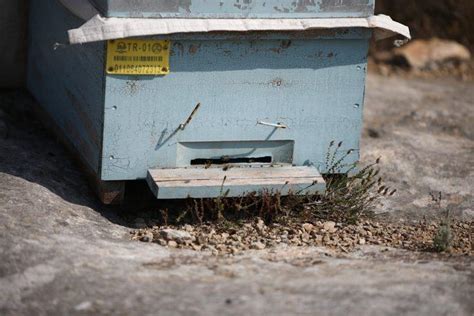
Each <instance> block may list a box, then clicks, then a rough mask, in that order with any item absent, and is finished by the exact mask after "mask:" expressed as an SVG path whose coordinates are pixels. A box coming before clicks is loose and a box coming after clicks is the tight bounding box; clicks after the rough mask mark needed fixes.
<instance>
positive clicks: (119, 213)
mask: <svg viewBox="0 0 474 316" xmlns="http://www.w3.org/2000/svg"><path fill="white" fill-rule="evenodd" d="M473 88H474V87H473V84H472V82H460V81H456V80H451V79H423V80H421V79H400V78H398V77H390V78H386V77H381V76H378V75H370V76H369V78H368V87H367V102H366V109H365V123H366V126H365V129H364V135H363V140H362V153H363V161H365V162H370V161H373V160H375V159H376V158H377V157H379V156H380V157H382V161H381V169H382V171H383V173H384V175H385V179H386V181H387V182H388V183H389V184H390V186H392V187H394V188H397V189H398V193H397V194H396V195H395V196H393V197H391V198H386V199H383V200H382V201H381V203H380V205H378V206H377V209H376V210H377V213H378V214H379V215H378V216H377V217H376V219H375V220H372V221H369V222H365V221H364V222H362V223H360V224H359V225H353V226H341V225H340V224H339V223H331V222H329V221H327V222H312V223H295V224H294V225H290V226H289V227H281V226H278V225H276V226H275V225H270V224H269V225H266V224H265V223H262V222H260V221H258V219H255V220H254V221H252V222H249V223H247V226H245V225H243V226H241V228H240V229H235V228H234V231H233V230H232V227H229V230H228V231H227V232H226V231H215V232H214V233H213V232H212V230H213V229H214V227H212V226H203V227H195V226H183V227H178V228H180V230H179V232H176V231H174V230H166V227H155V228H149V227H152V226H153V225H154V224H156V223H152V222H149V220H148V218H147V217H146V215H145V214H146V213H147V212H146V210H145V209H140V210H139V211H138V212H137V213H130V212H132V211H133V210H130V209H126V210H120V209H117V208H112V207H104V206H102V205H99V204H98V202H97V201H96V200H95V198H94V196H93V195H92V194H91V192H90V190H89V189H88V187H87V185H86V182H85V180H84V178H83V176H82V174H81V172H80V170H79V169H78V168H77V167H76V166H75V165H74V163H73V162H72V160H71V157H70V156H69V155H68V154H67V153H66V152H65V151H64V150H63V148H62V147H61V146H60V145H58V144H57V143H56V142H55V141H54V139H53V138H52V137H51V136H50V135H48V134H47V133H46V132H45V130H44V129H43V128H42V127H41V126H40V125H39V124H38V123H36V122H35V121H34V118H33V117H32V115H31V111H30V110H29V108H30V107H31V106H32V104H33V103H32V102H33V101H32V100H31V99H30V98H29V97H28V95H27V94H25V93H23V92H11V91H10V92H2V93H1V94H0V256H1V258H2V260H0V314H2V315H30V314H35V315H46V314H47V315H55V314H61V315H63V314H73V315H74V314H77V315H96V314H99V315H100V314H118V315H122V314H123V315H152V314H153V315H155V314H160V315H214V314H219V315H220V314H226V315H227V314H229V315H241V314H248V315H261V314H275V315H289V314H302V315H305V314H308V315H314V314H322V315H343V314H351V315H380V314H388V315H400V314H408V315H472V314H473V313H474V300H473V299H472V298H473V296H474V260H473V256H472V251H473V250H472V244H473V243H472V238H473V224H472V223H473V219H474V200H473V197H474V124H472V122H473V119H474V111H473V100H474V89H473ZM13 109H15V110H13ZM432 191H436V192H442V196H443V199H442V200H441V206H440V207H438V206H437V205H436V204H434V203H433V201H432V199H431V197H430V194H429V193H430V192H432ZM446 209H450V210H451V214H452V216H453V234H454V237H455V238H454V247H453V252H452V253H451V254H449V253H444V254H435V253H433V252H430V251H428V250H430V247H431V246H432V237H433V235H434V233H435V231H436V230H437V226H436V225H438V224H439V221H440V218H442V217H441V216H442V214H443V213H444V212H445V210H446ZM124 211H127V212H128V213H127V214H128V215H127V216H124ZM175 228H176V227H171V228H169V227H168V229H175ZM284 231H286V233H285V232H284ZM211 233H212V236H211V237H209V235H210V234H211ZM176 234H178V235H176ZM226 234H228V235H226ZM234 235H235V236H234ZM239 236H240V239H241V240H244V242H243V243H242V242H241V244H243V245H244V246H242V247H240V246H238V244H235V243H234V244H233V243H232V242H238V239H239ZM248 236H250V237H248ZM285 236H286V237H285ZM206 237H207V238H208V240H207V241H206V240H203V239H202V238H206ZM336 237H337V238H338V240H336ZM246 238H248V241H246V240H247V239H246ZM285 238H286V241H287V242H285ZM140 239H141V240H142V242H140V241H138V240H140ZM199 239H201V240H199ZM278 239H279V240H278ZM153 240H154V241H155V242H153V243H152V242H143V241H153ZM226 240H230V241H231V242H230V243H229V247H228V246H227V245H226ZM344 240H345V241H344ZM170 241H172V242H171V243H170ZM189 241H191V242H189ZM197 241H198V242H197ZM210 241H212V242H210ZM282 241H283V242H282ZM173 242H174V243H173ZM343 242H346V244H343ZM212 243H214V244H215V245H213V244H212ZM165 244H166V245H165ZM201 244H203V245H201ZM222 244H224V245H226V246H225V250H224V248H222V249H218V247H220V246H219V245H222ZM163 245H164V246H163ZM204 245H205V247H204ZM175 247H176V248H175ZM232 247H234V248H236V249H235V251H234V250H233V249H232ZM178 248H183V249H178ZM247 248H248V249H247ZM196 250H199V251H196ZM216 251H217V253H216ZM219 251H220V255H219ZM216 254H217V255H216Z"/></svg>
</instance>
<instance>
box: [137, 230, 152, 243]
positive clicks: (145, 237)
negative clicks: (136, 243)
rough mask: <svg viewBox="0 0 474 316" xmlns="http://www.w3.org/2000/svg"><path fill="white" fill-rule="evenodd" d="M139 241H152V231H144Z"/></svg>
mask: <svg viewBox="0 0 474 316" xmlns="http://www.w3.org/2000/svg"><path fill="white" fill-rule="evenodd" d="M140 241H143V242H152V241H153V233H152V232H149V231H148V232H145V233H144V234H143V236H141V237H140Z"/></svg>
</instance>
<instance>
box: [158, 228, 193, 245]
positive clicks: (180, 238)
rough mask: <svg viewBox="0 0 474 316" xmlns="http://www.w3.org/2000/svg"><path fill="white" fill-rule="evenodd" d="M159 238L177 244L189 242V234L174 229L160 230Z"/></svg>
mask: <svg viewBox="0 0 474 316" xmlns="http://www.w3.org/2000/svg"><path fill="white" fill-rule="evenodd" d="M160 236H162V237H163V238H164V239H166V240H168V241H170V240H173V241H176V242H177V243H184V242H185V240H191V234H190V233H188V232H186V231H182V230H176V229H162V230H161V231H160Z"/></svg>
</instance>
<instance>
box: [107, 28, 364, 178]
mask: <svg viewBox="0 0 474 316" xmlns="http://www.w3.org/2000/svg"><path fill="white" fill-rule="evenodd" d="M369 35H370V32H368V31H361V30H350V31H347V30H346V31H343V30H342V31H341V33H338V34H336V33H334V34H332V37H331V38H328V37H326V38H314V37H312V38H293V39H275V38H272V37H270V38H260V39H255V38H254V39H243V38H239V39H235V38H232V39H222V38H221V37H220V36H218V35H216V38H217V39H216V38H214V37H213V36H211V35H209V37H208V38H207V40H200V39H183V40H179V39H175V40H173V39H172V51H171V57H170V67H171V73H170V74H169V75H166V76H143V77H135V76H108V77H107V86H106V94H107V97H106V108H105V123H104V124H105V127H104V135H105V137H104V148H103V150H104V152H103V156H104V157H105V158H106V159H104V160H103V168H102V179H103V180H122V179H136V178H144V177H145V176H146V172H147V170H148V169H153V168H181V167H187V166H190V165H191V163H192V161H191V160H192V159H195V158H204V159H205V158H218V157H219V156H226V155H228V156H232V157H253V156H255V155H257V156H259V157H260V156H272V157H273V159H279V158H278V156H281V157H285V159H284V161H283V160H282V161H278V162H286V163H287V162H289V160H288V159H291V161H290V162H291V163H293V164H294V165H297V166H302V165H312V166H316V167H318V168H319V170H321V172H325V171H326V170H325V168H326V166H325V158H326V154H327V149H328V145H329V143H330V142H331V141H336V142H339V141H343V146H342V148H340V151H339V153H340V154H345V153H346V152H347V151H349V150H351V152H350V154H348V157H347V158H346V162H347V163H352V162H355V161H357V160H358V158H359V138H360V131H361V126H362V111H363V102H364V86H365V76H366V63H367V50H368V36H369ZM197 104H200V107H199V110H198V111H197V112H196V113H195V115H193V118H192V120H191V121H190V123H189V124H188V125H187V126H186V127H185V128H184V129H179V126H180V125H181V124H183V123H184V122H185V121H186V120H187V118H188V117H189V116H190V114H191V113H192V111H193V109H195V107H196V105H197ZM258 122H270V123H283V124H285V125H286V126H288V128H286V129H279V128H274V127H272V126H265V125H262V124H258ZM213 142H214V144H215V146H214V145H212V143H213ZM287 144H288V145H287ZM252 146H254V147H255V148H252ZM287 150H291V151H292V152H291V157H290V156H288V155H287V154H286V151H287ZM279 152H283V153H284V154H279ZM202 153H204V154H202ZM201 154H202V155H201ZM206 155H207V156H206ZM287 157H289V158H287Z"/></svg>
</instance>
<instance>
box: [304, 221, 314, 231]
mask: <svg viewBox="0 0 474 316" xmlns="http://www.w3.org/2000/svg"><path fill="white" fill-rule="evenodd" d="M303 229H304V230H305V231H306V232H307V233H311V232H312V231H313V229H314V225H313V224H311V223H305V224H303Z"/></svg>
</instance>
